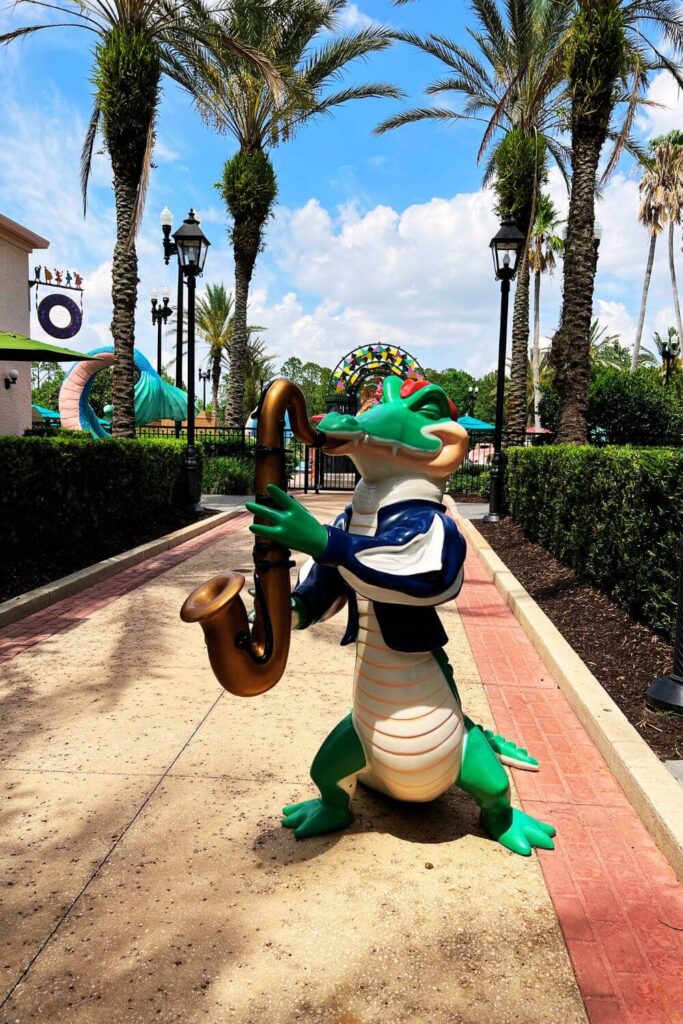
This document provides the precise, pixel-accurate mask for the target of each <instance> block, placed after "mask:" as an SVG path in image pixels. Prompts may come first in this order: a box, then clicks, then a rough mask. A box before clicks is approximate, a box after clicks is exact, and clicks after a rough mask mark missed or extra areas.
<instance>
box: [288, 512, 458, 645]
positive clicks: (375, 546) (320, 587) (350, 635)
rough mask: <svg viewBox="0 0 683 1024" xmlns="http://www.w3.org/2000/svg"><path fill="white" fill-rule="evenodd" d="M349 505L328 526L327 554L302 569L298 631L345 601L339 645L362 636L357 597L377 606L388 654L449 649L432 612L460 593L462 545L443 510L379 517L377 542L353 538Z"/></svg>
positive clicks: (399, 513)
mask: <svg viewBox="0 0 683 1024" xmlns="http://www.w3.org/2000/svg"><path fill="white" fill-rule="evenodd" d="M351 515H352V508H351V506H350V505H348V506H347V508H346V509H345V510H344V512H342V514H341V515H339V516H338V517H337V518H336V519H335V521H334V523H333V524H332V526H326V527H325V529H326V530H327V534H328V541H327V547H326V548H325V550H324V551H323V553H322V555H321V556H320V558H319V559H317V560H316V561H315V562H313V561H309V562H308V563H306V565H305V566H304V567H303V568H302V571H301V576H300V579H299V583H298V584H297V586H296V588H295V590H294V595H295V597H296V598H298V600H299V601H300V602H301V604H302V605H303V611H304V621H303V622H302V624H301V628H305V627H306V626H308V625H310V624H311V623H313V622H318V621H319V620H320V619H323V618H325V617H327V616H328V615H329V614H330V611H331V610H332V609H336V608H337V607H340V606H341V605H342V604H343V603H344V601H345V600H348V605H349V617H348V623H347V627H346V633H345V635H344V638H343V639H342V644H349V643H352V642H353V641H354V640H355V639H356V637H357V635H358V609H357V604H356V592H358V593H359V594H360V595H361V596H362V597H367V598H369V599H370V600H372V602H373V605H374V609H375V614H376V616H377V621H378V624H379V628H380V630H381V632H382V636H383V638H384V642H385V643H386V645H387V647H390V648H391V649H392V650H394V651H405V652H417V651H432V650H435V649H436V648H438V647H443V646H444V644H446V642H447V640H448V637H447V636H446V633H445V631H444V628H443V626H442V625H441V622H440V620H439V617H438V615H437V613H436V611H435V606H436V605H439V604H443V603H444V602H445V601H448V600H450V599H451V598H454V597H455V596H456V595H457V594H458V593H459V592H460V588H461V586H462V580H463V563H464V561H465V551H466V547H465V541H464V538H463V537H462V534H461V533H460V531H459V530H458V528H457V526H456V525H455V523H454V522H453V520H452V519H451V518H450V516H448V515H447V514H446V510H445V508H444V506H443V505H438V504H436V503H435V502H432V501H402V502H397V503H396V504H395V505H387V506H385V507H384V508H382V509H380V511H379V513H378V519H377V531H376V533H375V536H373V537H364V536H362V535H360V534H352V533H349V532H348V529H349V524H350V522H351Z"/></svg>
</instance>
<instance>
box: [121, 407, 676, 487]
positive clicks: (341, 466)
mask: <svg viewBox="0 0 683 1024" xmlns="http://www.w3.org/2000/svg"><path fill="white" fill-rule="evenodd" d="M138 435H139V436H140V437H177V436H179V437H180V438H183V439H184V438H185V437H186V431H185V428H184V427H181V428H180V431H179V433H176V428H175V427H174V426H172V425H171V426H146V427H140V428H139V429H138ZM195 436H196V440H197V442H198V443H199V444H201V446H202V448H203V450H204V454H205V456H207V457H209V458H210V457H212V456H219V455H236V456H241V457H244V456H247V457H248V456H249V455H250V454H251V453H252V451H253V448H254V446H255V444H256V430H255V429H253V428H251V427H196V428H195ZM493 439H494V432H493V431H492V430H491V431H486V430H476V431H471V432H470V435H469V450H468V453H467V458H466V459H465V460H464V462H463V464H462V466H461V467H460V468H459V469H458V470H457V472H455V473H454V474H453V475H452V477H451V479H450V481H449V484H448V490H449V492H450V493H452V494H462V495H468V496H474V497H476V496H478V495H481V498H482V501H484V500H486V498H487V495H488V488H489V473H490V465H491V459H492V457H493ZM284 440H285V446H286V450H287V467H288V473H289V487H290V488H292V489H293V490H301V491H304V492H309V491H315V492H316V493H317V492H318V491H352V490H353V488H354V487H355V486H356V483H357V482H358V473H357V471H356V468H355V466H354V465H353V462H352V461H351V459H349V458H348V457H347V456H345V455H342V456H332V455H325V454H324V453H323V452H320V451H318V450H317V449H315V448H309V447H308V445H305V444H303V443H302V442H301V441H299V440H297V438H295V437H294V435H293V434H292V432H291V431H290V430H286V431H285V438H284ZM554 440H555V438H554V435H553V434H551V433H539V434H530V435H527V438H526V442H525V443H526V444H529V445H540V444H551V443H552V442H553V441H554ZM506 444H507V438H504V439H503V445H504V446H505V445H506ZM591 444H595V445H600V446H604V445H607V444H631V445H634V446H636V445H637V446H638V447H664V446H671V447H681V446H683V437H681V436H679V435H667V436H663V435H658V436H650V435H648V436H645V435H643V436H638V437H637V439H635V438H631V439H629V440H628V441H623V440H621V439H616V438H611V437H609V436H608V435H607V433H606V432H605V431H602V430H598V431H594V432H593V434H592V436H591Z"/></svg>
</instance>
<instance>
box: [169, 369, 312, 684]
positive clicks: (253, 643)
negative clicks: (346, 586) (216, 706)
mask: <svg viewBox="0 0 683 1024" xmlns="http://www.w3.org/2000/svg"><path fill="white" fill-rule="evenodd" d="M285 412H289V418H290V423H291V425H292V432H293V434H294V436H295V437H296V438H297V439H298V440H299V441H303V442H304V444H307V445H311V446H314V447H316V448H319V447H321V446H322V445H323V444H324V443H325V435H324V434H323V433H321V432H320V431H319V430H316V429H315V428H314V427H312V426H311V424H310V423H309V420H308V413H307V411H306V401H305V399H304V396H303V393H302V391H301V389H300V388H298V387H297V385H296V384H293V383H292V381H289V380H285V379H284V378H280V379H279V380H274V381H272V382H271V383H270V384H268V385H267V386H266V389H265V390H264V392H263V394H262V396H261V401H260V403H259V411H258V421H257V429H256V474H255V476H256V484H255V490H256V501H258V502H259V503H260V504H261V505H271V506H272V505H273V502H272V499H271V498H270V496H269V495H268V493H267V491H266V487H267V486H268V484H277V485H278V486H279V487H281V488H282V489H283V490H284V489H285V488H286V486H287V479H286V472H285V449H284V444H283V427H284V416H285ZM257 521H258V520H257ZM289 556H290V551H289V549H288V548H285V547H282V545H280V544H277V543H276V542H275V541H269V540H265V539H262V538H257V540H256V542H255V544H254V550H253V559H254V612H255V614H254V621H253V624H250V622H249V618H248V614H247V610H246V608H245V605H244V601H243V600H242V598H241V597H240V591H241V590H242V587H243V586H244V582H245V580H244V576H243V575H242V573H240V572H227V573H223V574H221V575H220V576H213V577H212V578H211V579H210V580H207V581H206V583H204V584H202V585H201V586H200V587H197V589H196V590H193V591H192V593H191V594H190V595H189V597H187V598H186V600H185V602H184V604H183V606H182V608H181V610H180V617H181V619H182V620H183V622H198V623H199V624H200V626H201V627H202V629H203V630H204V639H205V641H206V646H207V649H208V652H209V661H210V663H211V668H212V669H213V673H214V675H215V676H216V678H217V679H218V682H219V683H220V684H221V686H223V687H225V689H226V690H229V691H230V693H234V694H236V695H237V696H240V697H254V696H256V695H257V694H259V693H265V692H266V690H270V689H271V688H272V687H273V686H275V684H276V683H277V682H278V681H279V680H280V679H281V677H282V675H283V673H284V671H285V668H286V666H287V658H288V656H289V640H290V634H291V629H292V600H291V581H290V577H289V570H290V567H291V566H292V565H293V564H294V563H293V562H291V561H290V557H289Z"/></svg>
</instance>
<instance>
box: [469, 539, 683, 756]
mask: <svg viewBox="0 0 683 1024" xmlns="http://www.w3.org/2000/svg"><path fill="white" fill-rule="evenodd" d="M475 525H476V527H477V529H478V530H479V531H480V532H481V534H482V535H483V536H484V537H486V539H487V541H488V542H489V544H490V545H491V547H492V548H493V550H494V551H495V552H496V553H497V554H498V555H500V557H501V558H502V560H503V561H504V562H505V564H506V565H507V567H508V569H510V571H511V572H512V573H514V575H515V576H516V577H517V579H518V580H519V581H520V583H521V584H522V586H523V587H524V588H525V589H526V590H527V591H528V593H529V594H531V596H532V597H533V599H534V600H535V601H536V603H537V604H538V605H540V607H541V608H542V609H543V611H544V612H545V613H546V615H547V616H548V618H549V619H550V620H551V622H553V623H554V624H555V626H557V628H558V629H559V631H560V633H561V634H562V636H563V637H564V638H565V640H567V641H568V642H569V643H570V644H571V646H572V647H573V648H574V650H575V651H576V652H577V654H578V655H579V656H580V657H581V658H582V660H583V661H584V662H585V663H586V665H588V667H589V668H590V670H591V672H592V673H593V675H594V676H595V677H596V678H597V679H598V680H599V682H600V683H601V684H602V686H604V688H605V690H606V691H607V693H608V694H609V695H610V697H611V698H612V699H613V700H614V702H615V703H616V704H617V706H618V707H619V708H621V710H622V711H623V713H624V714H625V715H626V717H627V718H628V720H629V722H631V724H632V725H633V726H634V727H635V728H636V729H637V730H638V732H639V733H640V735H641V736H642V737H643V739H644V740H645V741H646V742H647V743H648V745H649V746H650V747H651V748H652V750H653V751H654V752H655V754H657V756H658V757H659V758H661V759H662V760H663V761H664V760H670V759H675V758H681V757H683V717H681V716H678V715H670V714H662V713H661V712H657V711H653V710H651V709H650V708H649V707H648V706H647V705H646V703H645V692H646V690H647V688H648V686H649V685H650V683H651V682H652V680H653V679H655V678H657V676H661V675H666V674H668V673H669V672H670V671H671V667H672V665H673V647H672V645H671V644H670V643H667V641H666V640H663V639H662V638H661V637H660V636H658V635H657V634H656V633H653V632H652V631H651V630H650V629H648V628H647V627H646V626H642V625H640V623H638V622H636V621H635V620H634V619H633V618H631V616H630V615H628V613H627V612H625V611H623V610H622V609H621V608H619V606H618V605H616V604H614V602H613V601H611V600H610V599H609V598H608V597H607V596H606V595H605V594H603V593H602V592H601V591H599V590H597V589H596V588H595V587H592V586H591V585H590V584H588V583H585V582H584V581H583V580H581V579H579V577H577V576H576V574H575V573H574V572H573V571H572V570H571V569H568V568H567V567H566V566H565V565H562V563H561V562H558V561H557V559H555V558H553V556H552V555H551V554H549V552H548V551H546V549H545V548H543V547H541V546H540V545H539V544H533V543H532V542H531V541H529V540H527V538H526V537H525V536H524V534H523V533H522V531H521V529H520V528H519V527H518V526H517V525H516V523H514V522H513V521H512V519H504V520H503V521H502V522H500V523H498V524H493V523H481V522H477V523H476V524H475Z"/></svg>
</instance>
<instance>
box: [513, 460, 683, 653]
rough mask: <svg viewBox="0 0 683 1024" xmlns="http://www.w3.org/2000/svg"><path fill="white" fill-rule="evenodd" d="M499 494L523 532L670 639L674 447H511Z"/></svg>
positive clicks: (681, 482)
mask: <svg viewBox="0 0 683 1024" xmlns="http://www.w3.org/2000/svg"><path fill="white" fill-rule="evenodd" d="M507 499H508V503H509V506H510V511H511V513H512V516H513V518H514V519H515V521H516V522H517V523H518V524H519V525H520V526H521V527H522V529H523V530H524V532H525V534H526V535H527V536H528V537H529V538H530V539H531V540H534V541H537V542H538V543H539V544H542V545H543V546H544V547H545V548H547V549H548V550H549V551H551V552H552V553H553V554H554V555H555V556H556V557H557V558H558V559H560V561H562V562H564V564H565V565H568V566H569V567H570V568H572V569H574V571H575V572H576V573H578V574H579V575H580V576H582V577H584V578H585V579H588V580H590V581H591V582H592V583H595V584H596V585H597V586H598V587H600V588H601V589H602V590H604V591H606V593H608V594H609V595H610V596H611V597H612V598H613V599H614V600H615V601H617V602H618V603H619V604H620V605H622V607H624V608H625V609H627V611H629V612H630V613H631V614H632V615H633V616H634V617H635V618H637V619H639V620H640V621H641V622H644V623H646V624H647V625H649V626H650V627H651V628H652V629H655V630H656V631H657V632H659V633H662V634H663V635H664V636H666V637H667V638H669V639H673V637H674V631H675V616H676V594H677V582H678V565H677V560H676V542H677V539H678V537H679V535H681V534H683V449H680V448H631V447H607V448H594V447H591V446H588V445H586V446H578V445H548V446H545V447H540V448H510V449H508V452H507Z"/></svg>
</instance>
